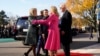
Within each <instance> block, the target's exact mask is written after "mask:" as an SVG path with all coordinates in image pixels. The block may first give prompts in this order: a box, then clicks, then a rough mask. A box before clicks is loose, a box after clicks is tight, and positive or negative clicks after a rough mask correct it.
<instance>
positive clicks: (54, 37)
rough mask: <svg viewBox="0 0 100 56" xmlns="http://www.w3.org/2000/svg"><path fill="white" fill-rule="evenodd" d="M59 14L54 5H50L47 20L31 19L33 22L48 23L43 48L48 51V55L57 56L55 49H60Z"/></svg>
mask: <svg viewBox="0 0 100 56" xmlns="http://www.w3.org/2000/svg"><path fill="white" fill-rule="evenodd" d="M58 18H59V14H58V11H57V8H56V7H55V6H51V10H50V15H49V17H48V18H47V20H33V21H32V23H33V24H43V25H48V37H47V41H46V44H45V47H44V48H45V49H47V50H48V51H49V54H50V56H57V50H58V49H60V33H59V27H58V22H59V19H58Z"/></svg>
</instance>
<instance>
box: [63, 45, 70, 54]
mask: <svg viewBox="0 0 100 56" xmlns="http://www.w3.org/2000/svg"><path fill="white" fill-rule="evenodd" d="M62 45H63V50H64V53H65V56H70V44H63V43H62Z"/></svg>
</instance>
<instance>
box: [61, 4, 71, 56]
mask: <svg viewBox="0 0 100 56" xmlns="http://www.w3.org/2000/svg"><path fill="white" fill-rule="evenodd" d="M60 9H61V11H62V12H63V15H62V17H61V23H60V33H61V43H62V45H63V49H64V52H65V56H70V43H71V42H72V35H71V34H72V33H71V25H72V15H71V13H70V12H69V11H68V10H66V6H65V4H62V5H61V7H60Z"/></svg>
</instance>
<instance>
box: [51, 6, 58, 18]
mask: <svg viewBox="0 0 100 56" xmlns="http://www.w3.org/2000/svg"><path fill="white" fill-rule="evenodd" d="M51 10H52V12H53V13H55V14H56V15H57V16H59V13H58V10H57V7H56V6H51Z"/></svg>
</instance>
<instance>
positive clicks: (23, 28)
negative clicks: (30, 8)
mask: <svg viewBox="0 0 100 56" xmlns="http://www.w3.org/2000/svg"><path fill="white" fill-rule="evenodd" d="M27 31H28V17H19V18H18V19H17V21H16V23H15V29H14V32H15V37H14V39H15V40H22V41H23V43H24V42H25V37H26V34H27Z"/></svg>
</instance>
